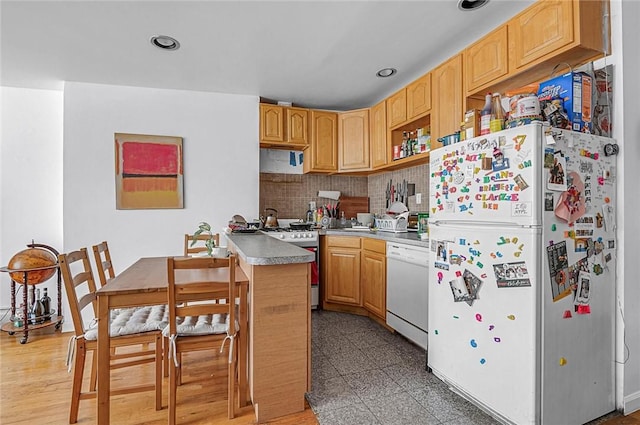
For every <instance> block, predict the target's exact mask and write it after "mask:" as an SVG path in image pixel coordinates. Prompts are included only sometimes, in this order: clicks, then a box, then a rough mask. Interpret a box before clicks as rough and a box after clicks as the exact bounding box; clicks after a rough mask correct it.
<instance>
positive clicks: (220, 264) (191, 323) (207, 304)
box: [163, 254, 248, 425]
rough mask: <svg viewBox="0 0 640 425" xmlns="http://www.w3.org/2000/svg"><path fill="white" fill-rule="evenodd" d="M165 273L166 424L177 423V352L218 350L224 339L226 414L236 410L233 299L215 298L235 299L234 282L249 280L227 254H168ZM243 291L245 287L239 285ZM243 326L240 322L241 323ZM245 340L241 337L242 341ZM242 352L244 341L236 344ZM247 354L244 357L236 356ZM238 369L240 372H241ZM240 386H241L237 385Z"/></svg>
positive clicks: (238, 330)
mask: <svg viewBox="0 0 640 425" xmlns="http://www.w3.org/2000/svg"><path fill="white" fill-rule="evenodd" d="M167 276H168V280H169V287H168V294H169V300H168V301H169V303H168V305H169V326H168V327H167V328H165V330H164V332H163V333H164V335H165V337H169V339H170V346H169V353H170V354H169V357H170V359H172V360H173V361H172V362H171V365H170V369H169V424H171V425H175V423H176V398H177V397H176V392H177V388H178V382H179V374H180V373H181V365H180V363H179V361H180V360H181V359H182V357H181V355H182V354H183V353H186V352H191V351H201V350H211V349H212V348H215V349H217V347H216V346H215V345H214V344H215V343H216V342H219V343H220V344H221V346H220V352H222V350H223V348H224V346H225V343H226V342H227V340H229V367H228V417H229V419H232V418H234V417H235V412H236V410H235V409H236V400H237V398H236V381H237V379H238V377H239V372H238V370H237V369H238V367H237V366H238V351H239V349H238V338H239V335H238V333H239V332H240V333H243V332H246V329H238V327H239V326H238V317H237V312H236V303H234V302H231V303H229V302H225V303H222V302H220V301H221V300H223V299H224V300H235V299H236V297H237V296H238V289H237V288H238V286H237V285H238V283H239V282H245V283H246V282H248V279H247V277H246V276H245V275H244V273H242V271H241V270H240V269H239V268H237V265H236V257H235V255H233V254H232V255H230V256H229V257H228V258H210V257H202V258H190V257H181V258H172V257H170V258H168V260H167ZM243 290H244V289H243ZM243 326H244V325H243ZM243 341H244V340H243ZM240 350H243V351H246V343H241V344H240ZM241 358H242V359H246V356H241ZM240 373H241V372H240ZM240 390H241V391H244V388H242V386H241V388H240Z"/></svg>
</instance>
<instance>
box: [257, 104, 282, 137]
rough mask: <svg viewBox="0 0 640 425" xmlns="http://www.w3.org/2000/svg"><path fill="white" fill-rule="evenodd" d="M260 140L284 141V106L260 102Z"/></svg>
mask: <svg viewBox="0 0 640 425" xmlns="http://www.w3.org/2000/svg"><path fill="white" fill-rule="evenodd" d="M260 141H262V142H284V108H283V107H282V106H277V105H266V104H260Z"/></svg>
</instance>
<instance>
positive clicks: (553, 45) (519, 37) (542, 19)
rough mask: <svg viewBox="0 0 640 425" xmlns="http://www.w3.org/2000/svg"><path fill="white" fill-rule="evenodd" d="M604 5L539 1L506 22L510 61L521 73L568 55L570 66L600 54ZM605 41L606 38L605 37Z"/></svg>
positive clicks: (512, 68) (564, 0) (595, 2)
mask: <svg viewBox="0 0 640 425" xmlns="http://www.w3.org/2000/svg"><path fill="white" fill-rule="evenodd" d="M604 12H605V2H603V1H566V0H544V1H539V2H537V3H535V4H534V5H532V6H531V7H529V8H528V9H526V10H525V11H524V12H522V13H521V14H519V15H518V16H516V17H515V18H513V19H512V20H511V21H509V22H508V26H509V47H510V49H511V52H510V56H509V61H510V68H511V70H512V71H516V70H520V69H522V68H523V67H529V66H531V65H535V64H538V63H541V62H543V61H545V59H549V58H553V60H554V61H555V63H557V62H558V55H561V54H563V53H564V52H569V51H570V58H571V59H572V64H575V63H576V62H575V61H582V60H585V59H589V58H592V57H594V55H598V54H602V50H603V46H604V42H603V39H604V38H605V37H604V36H603V31H602V21H603V15H604ZM606 37H607V38H608V35H607V36H606Z"/></svg>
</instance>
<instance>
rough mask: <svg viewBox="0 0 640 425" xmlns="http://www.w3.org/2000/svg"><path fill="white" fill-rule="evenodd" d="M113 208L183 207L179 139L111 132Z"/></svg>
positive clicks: (182, 173) (181, 157) (181, 161)
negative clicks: (114, 191) (113, 183)
mask: <svg viewBox="0 0 640 425" xmlns="http://www.w3.org/2000/svg"><path fill="white" fill-rule="evenodd" d="M114 143H115V178H116V179H115V183H116V209H118V210H136V209H180V208H184V186H183V185H184V178H183V177H184V170H183V155H182V138H181V137H175V136H155V135H147V134H130V133H115V134H114Z"/></svg>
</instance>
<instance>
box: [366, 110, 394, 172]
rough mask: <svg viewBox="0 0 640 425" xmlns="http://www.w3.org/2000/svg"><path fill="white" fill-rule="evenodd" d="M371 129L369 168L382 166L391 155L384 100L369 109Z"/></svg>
mask: <svg viewBox="0 0 640 425" xmlns="http://www.w3.org/2000/svg"><path fill="white" fill-rule="evenodd" d="M369 121H370V126H371V130H370V131H369V145H370V147H371V168H373V169H376V168H380V167H384V166H385V165H387V163H388V162H389V156H390V155H391V152H390V148H389V143H388V134H387V104H386V102H385V101H382V102H380V103H378V104H377V105H376V106H373V107H372V108H371V110H370V111H369Z"/></svg>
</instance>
